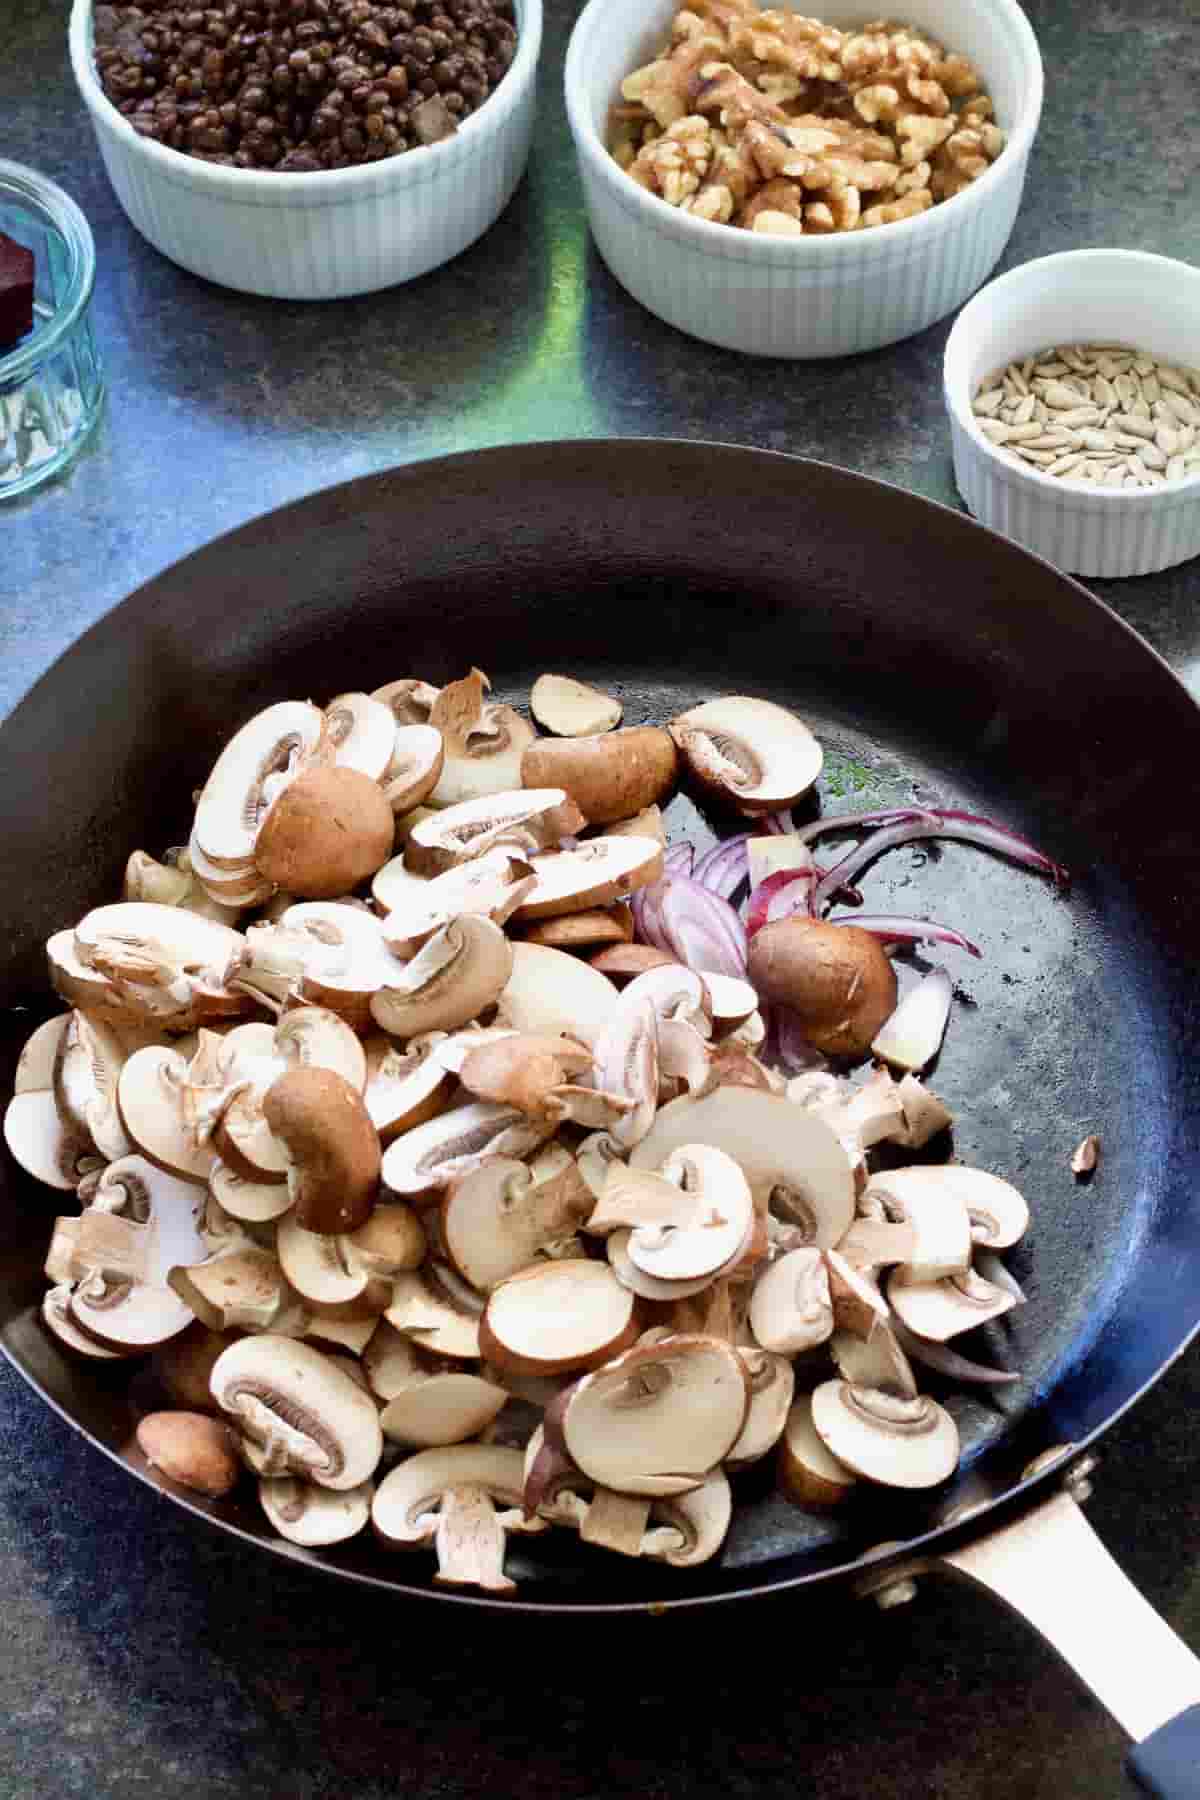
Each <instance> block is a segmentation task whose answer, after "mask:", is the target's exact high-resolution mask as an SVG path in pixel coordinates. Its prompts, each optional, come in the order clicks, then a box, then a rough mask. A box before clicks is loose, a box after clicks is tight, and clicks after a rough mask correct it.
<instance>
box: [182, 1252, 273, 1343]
mask: <svg viewBox="0 0 1200 1800" xmlns="http://www.w3.org/2000/svg"><path fill="white" fill-rule="evenodd" d="M168 1279H169V1281H170V1284H171V1286H172V1288H174V1290H175V1292H176V1293H177V1294H178V1295H179V1297H180V1299H181V1300H182V1301H183V1302H184V1303H185V1305H186V1306H187V1308H188V1310H189V1313H190V1314H192V1315H193V1316H194V1317H195V1318H197V1319H199V1320H200V1323H201V1324H202V1325H206V1326H207V1327H208V1329H209V1330H210V1331H230V1330H233V1329H235V1328H238V1329H241V1330H244V1331H266V1330H268V1329H270V1328H271V1327H272V1326H273V1325H274V1324H275V1323H276V1321H277V1320H278V1317H279V1314H280V1312H281V1310H282V1308H283V1306H284V1303H285V1300H286V1297H287V1296H286V1290H285V1287H284V1280H283V1271H282V1270H281V1269H280V1267H279V1263H278V1260H277V1259H276V1257H275V1256H274V1255H272V1253H271V1252H270V1251H269V1250H260V1249H258V1248H256V1247H252V1246H244V1247H242V1248H241V1249H237V1250H231V1251H227V1252H226V1253H225V1255H223V1256H214V1257H213V1258H212V1259H211V1260H210V1261H208V1262H204V1263H198V1264H194V1265H192V1266H190V1267H188V1266H186V1265H183V1264H180V1265H179V1266H178V1267H176V1268H173V1269H172V1270H171V1272H170V1276H169V1278H168Z"/></svg>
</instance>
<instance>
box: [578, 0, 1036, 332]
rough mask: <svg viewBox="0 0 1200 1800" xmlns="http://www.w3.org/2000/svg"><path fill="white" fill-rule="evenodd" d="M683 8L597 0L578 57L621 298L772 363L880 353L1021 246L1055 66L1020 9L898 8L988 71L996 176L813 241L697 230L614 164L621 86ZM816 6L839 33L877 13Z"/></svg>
mask: <svg viewBox="0 0 1200 1800" xmlns="http://www.w3.org/2000/svg"><path fill="white" fill-rule="evenodd" d="M677 10H678V0H590V3H589V4H588V5H587V6H585V7H584V9H583V12H582V13H581V14H580V16H579V19H578V21H577V23H576V25H575V29H574V31H573V33H572V35H571V42H570V45H569V46H568V49H567V65H566V100H567V117H568V119H569V120H570V125H571V133H572V136H573V137H574V139H575V148H576V151H577V154H578V157H579V165H580V170H581V173H582V176H583V187H584V195H585V198H586V201H587V210H588V218H589V221H590V223H591V228H592V235H593V237H594V238H595V240H596V245H597V248H598V249H599V251H600V254H601V256H602V257H603V258H604V260H605V262H606V263H607V264H608V266H609V268H610V269H611V270H612V272H613V274H614V275H615V276H616V278H617V280H618V281H619V282H621V284H622V286H624V287H626V288H628V290H629V292H630V293H631V294H632V295H633V296H634V298H635V299H636V300H640V301H641V303H642V305H643V306H646V307H648V308H649V309H650V311H651V312H653V313H657V314H658V316H659V318H660V319H665V320H666V321H667V323H668V324H669V325H676V326H678V327H679V329H680V330H681V331H686V332H689V333H690V334H691V335H692V336H693V337H698V338H704V339H705V340H706V341H707V342H708V343H711V344H720V345H723V346H724V347H726V348H728V349H731V350H743V351H746V352H748V353H750V354H752V355H758V356H791V357H819V356H848V355H851V354H853V353H854V352H856V351H861V350H874V349H877V348H878V347H879V346H880V345H881V344H893V343H896V342H898V341H899V339H901V338H906V337H911V336H912V334H913V333H914V332H916V331H923V330H924V328H925V327H926V326H927V325H932V324H933V323H934V321H935V320H936V319H941V318H944V317H945V316H946V314H947V313H949V312H953V310H954V308H955V307H956V306H961V304H962V302H963V301H964V300H965V299H966V297H967V295H968V294H970V293H972V292H973V291H974V290H975V288H977V287H978V286H979V284H980V282H981V281H983V280H984V279H985V278H986V276H987V274H988V272H989V270H991V269H992V268H993V267H994V266H995V263H996V261H997V258H998V257H999V255H1000V253H1001V251H1002V250H1003V248H1004V246H1005V244H1006V243H1007V241H1008V236H1009V233H1010V232H1011V230H1012V227H1013V221H1014V219H1015V218H1016V215H1017V207H1018V206H1019V204H1020V200H1021V190H1022V188H1023V187H1024V185H1025V169H1026V165H1027V164H1028V161H1029V151H1030V147H1031V145H1032V143H1033V138H1034V133H1035V132H1036V130H1037V125H1038V119H1039V117H1040V115H1041V108H1042V60H1041V56H1040V54H1039V51H1038V47H1037V40H1036V39H1035V37H1034V35H1033V32H1032V30H1031V28H1030V25H1029V21H1028V20H1027V19H1026V17H1025V14H1024V13H1023V12H1022V11H1021V8H1020V6H1018V5H1017V3H1016V0H905V5H904V6H903V7H901V8H900V9H899V12H898V16H902V17H903V18H904V20H905V21H906V22H911V23H913V24H915V25H917V26H918V27H920V28H921V29H923V30H925V31H928V32H929V33H930V34H931V35H932V36H934V37H935V38H937V39H939V40H940V41H941V42H943V43H944V44H946V46H947V47H948V48H949V49H951V50H954V51H957V52H958V53H960V54H961V55H964V56H969V57H970V58H971V60H972V61H973V62H974V63H975V65H976V67H977V68H978V69H979V71H980V74H981V76H982V79H983V84H984V87H985V88H986V90H987V92H988V93H989V94H990V95H991V97H992V100H993V101H994V103H995V107H996V118H997V123H998V124H1000V125H1001V126H1002V127H1003V128H1004V130H1005V131H1006V132H1007V134H1008V145H1007V147H1006V148H1005V150H1004V152H1003V154H1002V155H1001V156H999V157H998V158H997V160H996V161H995V162H994V163H993V164H992V167H991V168H990V169H989V170H988V171H987V173H986V174H985V175H982V176H980V178H979V180H978V181H975V182H972V184H971V186H970V187H969V188H967V189H966V190H965V192H963V193H961V194H958V195H956V196H955V198H954V199H953V200H946V201H943V202H942V203H941V204H940V205H938V206H934V207H932V208H931V209H930V210H929V211H928V212H926V213H922V214H920V215H919V217H917V218H915V219H904V220H901V221H900V222H899V223H898V224H895V225H882V226H878V227H876V228H874V229H872V230H868V231H853V232H846V233H844V234H842V233H835V234H833V235H832V236H829V237H804V238H773V237H769V236H763V235H760V234H758V233H755V232H750V231H740V230H737V229H735V228H734V227H732V226H729V225H716V224H713V223H711V222H710V221H709V220H707V219H696V218H693V217H692V216H691V215H690V214H688V213H683V212H680V211H679V209H678V208H677V207H673V206H669V205H668V204H667V202H666V201H665V200H660V199H659V197H658V195H657V194H650V193H647V191H646V190H645V189H644V188H642V187H639V186H638V184H637V183H636V182H634V181H631V180H630V178H629V176H628V175H626V174H625V173H624V171H623V170H622V169H620V168H619V167H618V165H617V164H616V163H615V162H614V161H613V159H612V157H611V156H610V155H609V154H608V151H607V149H606V147H605V139H606V135H607V129H608V113H609V108H610V107H611V106H612V104H613V102H614V101H615V100H617V99H618V98H619V91H620V86H621V82H622V81H623V80H624V78H625V76H626V75H628V74H630V73H631V72H632V71H633V70H634V69H636V68H640V67H641V66H642V65H643V64H644V63H647V62H649V61H650V60H651V59H652V57H653V56H654V55H655V53H656V52H657V50H658V48H659V46H660V45H661V44H662V43H663V42H664V40H665V39H666V37H667V35H668V32H669V28H670V23H671V20H672V18H673V17H674V14H675V12H676V11H677ZM805 10H806V11H808V10H812V11H814V12H817V13H819V14H820V16H821V17H822V18H825V19H828V20H829V22H830V23H831V24H834V25H847V24H850V23H852V22H854V21H855V19H858V20H862V19H865V18H868V17H871V16H872V15H871V14H869V13H867V12H866V11H865V10H863V8H861V7H860V8H859V9H857V11H855V9H854V7H853V4H851V5H846V4H844V3H842V0H832V3H831V4H828V5H822V6H817V7H813V8H811V9H810V8H808V7H807V6H806V7H805ZM876 11H877V12H878V9H876Z"/></svg>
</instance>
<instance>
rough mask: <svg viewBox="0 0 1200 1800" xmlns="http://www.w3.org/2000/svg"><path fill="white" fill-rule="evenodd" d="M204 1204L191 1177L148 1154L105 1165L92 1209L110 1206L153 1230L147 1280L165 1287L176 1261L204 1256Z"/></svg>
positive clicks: (94, 1210) (148, 1252)
mask: <svg viewBox="0 0 1200 1800" xmlns="http://www.w3.org/2000/svg"><path fill="white" fill-rule="evenodd" d="M203 1204H204V1202H203V1200H202V1198H201V1197H200V1195H199V1194H198V1193H197V1191H196V1189H195V1187H193V1186H192V1184H191V1183H190V1182H186V1181H178V1180H176V1178H175V1177H174V1176H173V1175H168V1174H167V1173H165V1171H164V1170H162V1169H159V1168H156V1167H155V1166H154V1164H153V1163H151V1162H148V1161H147V1160H146V1159H145V1158H144V1157H141V1156H124V1157H121V1158H120V1159H119V1160H118V1161H116V1162H111V1163H109V1165H108V1167H107V1168H106V1169H105V1170H104V1172H103V1174H102V1176H101V1177H100V1180H99V1182H98V1183H97V1185H96V1189H95V1194H94V1197H93V1200H92V1205H91V1207H90V1208H89V1211H90V1212H94V1213H100V1212H101V1211H109V1212H112V1213H115V1214H118V1215H120V1216H122V1217H124V1218H127V1219H129V1220H130V1221H132V1222H134V1223H136V1224H138V1225H140V1226H142V1227H143V1228H144V1229H145V1230H146V1231H147V1232H148V1233H149V1239H148V1246H147V1255H146V1274H145V1279H146V1280H148V1281H150V1282H153V1283H155V1284H156V1285H157V1286H159V1287H165V1286H166V1282H167V1276H168V1274H169V1272H170V1270H171V1269H172V1268H173V1267H174V1265H175V1264H176V1263H179V1262H191V1261H194V1260H196V1259H197V1258H199V1257H201V1256H203V1255H204V1242H203V1238H202V1236H201V1232H200V1215H201V1209H202V1207H203Z"/></svg>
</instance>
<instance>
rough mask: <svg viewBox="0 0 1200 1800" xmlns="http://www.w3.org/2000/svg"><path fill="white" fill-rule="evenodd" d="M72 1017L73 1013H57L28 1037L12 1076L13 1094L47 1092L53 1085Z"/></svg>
mask: <svg viewBox="0 0 1200 1800" xmlns="http://www.w3.org/2000/svg"><path fill="white" fill-rule="evenodd" d="M73 1018H74V1014H73V1013H71V1012H64V1013H56V1014H55V1016H54V1018H52V1019H47V1020H46V1022H45V1024H43V1025H39V1026H38V1028H37V1030H36V1031H34V1032H32V1033H31V1034H30V1036H29V1037H28V1038H26V1040H25V1048H24V1049H23V1050H22V1051H21V1055H20V1059H19V1061H18V1063H17V1072H16V1074H15V1075H14V1077H13V1093H14V1094H35V1093H39V1092H40V1093H48V1092H49V1090H50V1089H51V1088H52V1087H53V1086H54V1070H55V1067H56V1065H57V1062H58V1053H59V1048H60V1046H61V1044H62V1042H63V1039H64V1038H65V1037H66V1034H67V1030H68V1028H69V1027H70V1024H71V1021H72V1019H73Z"/></svg>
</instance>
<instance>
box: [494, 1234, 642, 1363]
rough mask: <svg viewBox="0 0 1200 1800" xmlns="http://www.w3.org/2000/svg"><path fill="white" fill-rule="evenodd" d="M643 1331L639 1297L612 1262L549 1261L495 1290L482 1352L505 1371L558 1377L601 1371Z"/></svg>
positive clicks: (515, 1276)
mask: <svg viewBox="0 0 1200 1800" xmlns="http://www.w3.org/2000/svg"><path fill="white" fill-rule="evenodd" d="M637 1332H638V1324H637V1318H636V1315H635V1311H634V1297H633V1295H632V1294H631V1293H630V1292H629V1291H628V1290H627V1289H626V1288H623V1287H622V1286H621V1284H620V1282H619V1281H618V1280H617V1279H616V1277H615V1275H614V1274H613V1273H612V1271H611V1269H610V1268H609V1267H608V1265H607V1263H600V1262H579V1261H575V1260H571V1261H567V1262H541V1263H535V1264H533V1265H532V1266H531V1267H529V1268H527V1269H523V1270H521V1271H520V1273H518V1274H516V1275H511V1276H509V1277H508V1279H507V1280H505V1281H502V1282H501V1283H500V1284H499V1286H497V1287H495V1288H493V1289H492V1292H491V1294H490V1295H489V1297H488V1302H487V1306H486V1308H485V1309H484V1314H483V1318H482V1319H481V1320H480V1325H479V1347H480V1351H481V1353H482V1355H483V1356H484V1357H486V1359H487V1361H488V1362H490V1363H494V1364H495V1365H496V1367H497V1368H499V1369H506V1370H511V1371H512V1372H513V1373H514V1374H519V1375H557V1374H561V1373H563V1372H564V1371H567V1370H574V1369H595V1368H598V1367H599V1366H600V1364H601V1363H604V1362H607V1361H608V1359H609V1358H610V1357H613V1356H617V1355H619V1354H620V1352H621V1351H623V1350H626V1349H627V1348H628V1347H629V1345H630V1344H632V1343H633V1341H634V1339H635V1338H636V1337H637Z"/></svg>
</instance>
